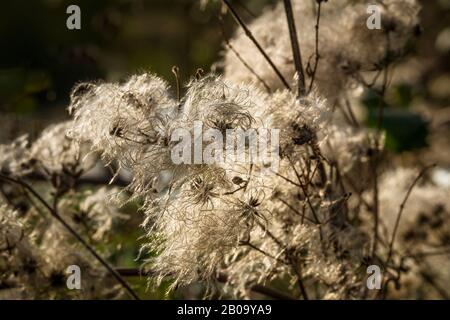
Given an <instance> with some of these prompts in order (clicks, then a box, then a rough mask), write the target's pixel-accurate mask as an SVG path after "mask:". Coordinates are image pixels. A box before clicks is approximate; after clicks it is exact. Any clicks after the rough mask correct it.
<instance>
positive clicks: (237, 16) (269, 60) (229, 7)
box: [222, 0, 291, 90]
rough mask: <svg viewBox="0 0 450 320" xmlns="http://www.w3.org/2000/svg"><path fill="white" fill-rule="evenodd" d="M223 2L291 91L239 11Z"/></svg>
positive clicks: (226, 1)
mask: <svg viewBox="0 0 450 320" xmlns="http://www.w3.org/2000/svg"><path fill="white" fill-rule="evenodd" d="M222 2H223V3H224V5H225V6H226V7H227V8H228V10H230V12H231V15H232V16H233V18H234V19H235V20H236V22H237V23H238V24H239V25H240V26H241V28H242V29H243V30H244V32H245V35H246V36H247V37H248V38H249V39H250V40H251V41H252V42H253V44H254V45H255V46H256V48H257V49H258V51H259V52H260V53H261V54H262V56H263V57H264V59H265V60H266V61H267V62H268V63H269V65H270V66H271V68H272V69H273V71H274V72H275V73H276V75H277V76H278V78H279V79H280V81H281V82H282V83H283V85H284V86H285V87H286V89H289V90H290V89H291V87H290V86H289V84H288V82H287V81H286V79H285V78H284V76H283V75H282V74H281V72H280V70H279V69H278V68H277V67H276V66H275V64H274V63H273V61H272V59H271V58H270V57H269V56H268V55H267V53H266V51H265V50H264V49H263V48H262V47H261V45H260V44H259V42H258V40H256V38H255V37H254V36H253V34H252V32H251V31H250V29H249V28H248V27H247V25H246V24H245V22H244V21H243V20H242V19H241V17H240V16H239V14H238V13H237V11H236V10H235V9H234V7H233V6H232V5H231V3H230V1H228V0H222Z"/></svg>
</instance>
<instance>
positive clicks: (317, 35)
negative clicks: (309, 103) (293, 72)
mask: <svg viewBox="0 0 450 320" xmlns="http://www.w3.org/2000/svg"><path fill="white" fill-rule="evenodd" d="M321 8H322V0H319V1H318V8H317V15H316V16H317V18H316V25H315V30H316V34H315V36H316V51H315V59H314V68H313V70H312V74H311V82H310V83H309V89H308V92H311V90H312V86H313V84H314V80H315V79H316V73H317V67H318V65H319V59H320V54H319V26H320V11H321V10H320V9H321Z"/></svg>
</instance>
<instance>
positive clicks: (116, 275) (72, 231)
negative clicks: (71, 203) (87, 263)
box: [0, 174, 140, 300]
mask: <svg viewBox="0 0 450 320" xmlns="http://www.w3.org/2000/svg"><path fill="white" fill-rule="evenodd" d="M0 179H2V180H4V181H7V182H10V183H14V184H17V185H20V186H21V187H23V188H25V189H26V190H27V191H28V192H30V193H31V194H32V195H33V196H34V197H35V198H36V199H37V200H38V201H39V202H40V203H41V204H42V205H43V206H44V207H45V208H46V209H47V210H48V211H49V212H50V214H51V215H52V216H53V217H54V218H55V219H56V220H58V222H60V223H61V224H62V225H63V227H64V228H65V229H66V230H67V231H69V233H70V234H72V236H74V238H75V239H76V240H77V241H78V242H80V243H81V244H82V245H83V246H84V247H85V248H86V249H87V250H88V251H89V252H90V253H91V254H92V255H93V256H94V257H95V258H96V259H97V260H98V261H99V262H100V264H102V265H103V266H104V267H105V268H106V269H107V270H108V272H109V273H110V274H111V275H112V276H113V277H114V278H115V279H116V280H117V281H118V282H119V283H120V284H121V285H122V286H123V288H124V289H125V290H126V291H127V292H128V293H129V294H130V295H131V296H132V297H133V298H134V299H136V300H140V299H139V297H138V295H137V294H136V293H135V292H134V291H133V289H132V288H131V287H130V286H129V285H128V283H127V282H126V281H125V280H124V279H123V278H122V277H121V276H120V274H119V273H117V272H116V271H115V270H114V268H112V267H111V266H110V265H109V263H108V262H107V261H106V260H105V259H103V258H102V257H101V256H100V255H99V254H98V253H97V252H96V251H95V249H94V248H92V247H91V246H90V245H89V244H88V243H87V242H86V241H85V240H84V239H83V238H82V237H81V236H80V235H79V234H78V233H77V232H76V231H75V229H73V228H72V227H71V226H70V225H69V224H68V223H67V222H66V221H65V220H64V219H63V218H62V217H61V216H60V215H59V214H58V212H57V211H56V210H55V209H54V208H53V207H52V206H51V205H49V204H48V203H47V201H46V200H45V199H44V198H42V196H41V195H40V194H39V193H37V192H36V191H35V190H34V189H33V188H32V187H31V186H30V185H29V184H28V183H26V182H24V181H22V180H19V179H15V178H11V177H8V176H5V175H3V174H0Z"/></svg>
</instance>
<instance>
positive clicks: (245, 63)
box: [219, 16, 272, 93]
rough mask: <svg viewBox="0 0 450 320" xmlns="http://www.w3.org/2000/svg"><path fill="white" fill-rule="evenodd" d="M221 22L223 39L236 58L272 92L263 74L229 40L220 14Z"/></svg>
mask: <svg viewBox="0 0 450 320" xmlns="http://www.w3.org/2000/svg"><path fill="white" fill-rule="evenodd" d="M219 24H220V30H221V32H222V37H223V40H224V42H225V45H226V46H227V47H228V49H230V50H231V52H233V53H234V55H235V56H236V58H238V60H239V61H240V62H241V63H242V64H243V65H244V67H246V68H247V70H248V71H250V73H251V74H253V75H254V76H255V77H256V79H258V81H259V82H261V84H262V85H263V86H264V88H266V90H267V92H268V93H271V92H272V90H271V89H270V87H269V85H268V84H267V83H266V82H265V81H264V79H263V78H261V76H259V75H258V74H257V73H256V71H255V70H254V69H253V68H252V67H251V66H250V65H249V64H248V63H247V61H245V59H244V58H243V57H242V56H241V54H240V53H239V52H238V51H237V50H236V49H235V48H234V47H233V45H232V44H231V43H230V41H229V40H228V37H227V35H226V33H225V28H224V25H223V20H222V17H221V16H219Z"/></svg>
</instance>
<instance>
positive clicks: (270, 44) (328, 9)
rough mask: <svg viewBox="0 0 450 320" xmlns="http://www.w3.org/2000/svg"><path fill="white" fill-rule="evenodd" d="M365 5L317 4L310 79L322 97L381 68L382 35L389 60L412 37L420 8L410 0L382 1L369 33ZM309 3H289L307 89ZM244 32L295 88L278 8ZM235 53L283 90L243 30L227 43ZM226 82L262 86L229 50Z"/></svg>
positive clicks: (312, 17) (334, 94)
mask: <svg viewBox="0 0 450 320" xmlns="http://www.w3.org/2000/svg"><path fill="white" fill-rule="evenodd" d="M370 4H372V2H370V1H360V2H351V1H348V0H335V1H328V2H325V1H324V2H322V6H321V19H320V29H319V55H320V60H319V64H318V67H317V72H316V74H315V85H316V86H317V88H318V90H319V91H320V92H321V94H322V95H324V96H325V97H327V98H329V99H331V100H335V99H336V98H338V97H339V96H340V95H342V94H343V93H344V92H345V90H346V89H347V88H348V87H347V86H348V85H349V84H350V83H351V82H352V79H353V78H354V76H357V75H359V73H361V72H365V71H371V70H375V69H377V68H378V67H380V66H382V64H383V63H384V62H383V60H384V59H385V57H386V47H387V45H386V36H385V32H386V31H387V30H389V50H390V52H389V56H390V57H391V58H395V57H398V56H399V55H401V54H402V53H403V52H404V51H405V48H406V46H407V43H408V41H409V39H411V38H413V37H414V33H415V31H416V29H417V24H418V11H419V6H418V4H417V2H416V1H414V0H401V1H390V0H385V1H381V3H380V4H379V8H380V10H381V15H382V19H381V20H382V24H383V25H382V29H381V30H369V29H368V28H367V26H366V21H367V18H368V16H369V15H368V14H367V7H368V5H370ZM313 6H316V4H315V2H314V1H298V2H295V3H294V16H295V20H296V26H297V32H298V38H299V43H300V48H301V54H302V57H303V64H304V69H305V70H307V72H306V79H307V81H306V83H307V84H309V83H310V80H311V78H312V76H311V75H312V73H313V70H314V66H315V55H316V45H315V43H316V33H315V25H316V19H317V17H316V12H317V8H316V9H314V7H313ZM249 28H250V30H251V32H252V33H253V35H254V37H255V38H256V39H257V40H258V42H259V43H260V44H261V46H262V47H263V48H264V50H265V51H266V53H267V54H268V56H269V57H271V59H272V61H273V62H274V64H275V65H276V66H277V67H278V69H279V70H280V71H281V73H282V74H283V75H284V77H285V78H286V79H287V80H288V82H290V83H291V86H293V87H295V85H296V84H295V81H294V74H295V68H294V63H293V59H292V50H291V43H290V38H289V32H288V27H287V23H286V16H285V12H284V8H283V5H282V4H281V3H280V4H279V5H278V6H276V7H275V9H271V8H268V9H266V11H265V12H264V13H263V14H262V15H261V16H260V17H259V18H257V19H256V20H255V21H253V22H252V23H251V24H250V25H249ZM231 45H232V47H233V49H234V51H237V52H238V53H239V56H240V57H241V58H242V59H243V60H244V61H245V62H246V63H247V64H249V65H250V66H251V68H252V69H253V70H254V72H256V74H257V75H258V76H260V77H261V78H262V79H264V81H265V82H266V83H267V84H268V85H269V86H270V87H271V88H272V89H278V88H283V85H282V82H281V81H280V79H279V78H278V77H277V75H276V74H275V72H274V71H273V69H272V68H271V67H270V65H269V64H268V62H267V61H266V60H265V59H264V58H263V56H262V55H261V54H260V53H259V52H258V50H257V49H256V47H255V46H254V45H253V44H252V43H251V41H250V40H249V39H248V37H247V36H246V35H245V34H244V32H243V31H242V30H238V31H237V34H236V36H235V37H234V38H233V39H231ZM223 66H224V68H225V78H227V79H230V80H232V81H235V82H241V81H245V82H253V83H255V84H256V85H259V86H261V87H263V86H262V83H261V82H260V81H259V80H258V79H257V77H256V76H254V75H253V73H252V72H251V71H249V70H248V69H247V68H246V67H245V66H244V65H243V63H242V62H241V61H240V59H239V58H238V57H237V56H236V54H235V53H234V52H233V50H226V51H225V53H224V61H223Z"/></svg>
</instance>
